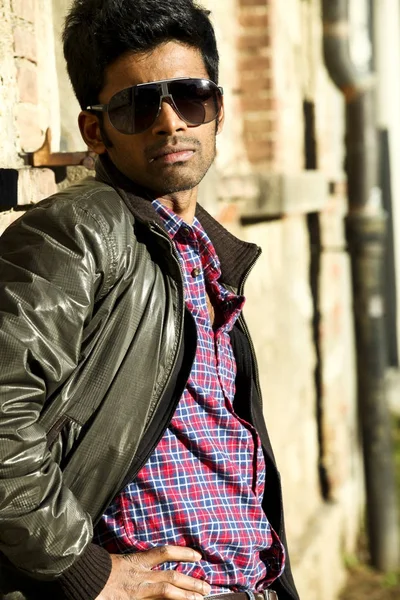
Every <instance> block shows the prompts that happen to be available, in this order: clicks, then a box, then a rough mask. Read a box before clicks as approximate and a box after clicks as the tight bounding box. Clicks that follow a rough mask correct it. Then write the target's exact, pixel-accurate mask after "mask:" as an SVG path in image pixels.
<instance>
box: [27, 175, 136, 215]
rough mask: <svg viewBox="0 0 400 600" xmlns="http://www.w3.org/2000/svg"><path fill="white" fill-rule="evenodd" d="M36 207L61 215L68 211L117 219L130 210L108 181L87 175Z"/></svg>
mask: <svg viewBox="0 0 400 600" xmlns="http://www.w3.org/2000/svg"><path fill="white" fill-rule="evenodd" d="M36 208H38V209H42V210H48V211H50V212H52V213H54V214H55V215H59V216H60V217H63V216H67V214H68V213H70V214H73V213H79V214H80V215H82V213H86V214H87V215H88V216H89V217H91V218H93V219H100V220H103V219H106V220H107V219H110V220H113V219H116V218H118V216H121V215H122V214H124V215H125V216H127V215H128V214H129V210H128V209H127V207H126V206H125V203H124V201H123V200H122V198H121V196H120V195H119V194H118V192H117V191H116V190H115V189H114V188H113V187H112V186H110V185H108V184H107V183H104V182H102V181H98V180H97V179H95V178H94V177H86V178H85V179H82V180H81V181H78V182H77V183H75V184H73V185H70V186H69V187H67V188H65V189H63V190H61V191H59V192H57V193H55V194H53V195H52V196H50V197H48V198H46V199H45V200H42V201H41V202H39V203H38V204H37V205H36Z"/></svg>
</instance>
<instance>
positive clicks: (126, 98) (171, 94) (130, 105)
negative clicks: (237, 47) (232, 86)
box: [86, 78, 223, 135]
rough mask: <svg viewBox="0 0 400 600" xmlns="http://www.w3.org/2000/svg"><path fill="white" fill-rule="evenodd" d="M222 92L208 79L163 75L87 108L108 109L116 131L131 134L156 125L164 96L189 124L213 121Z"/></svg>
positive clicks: (217, 111)
mask: <svg viewBox="0 0 400 600" xmlns="http://www.w3.org/2000/svg"><path fill="white" fill-rule="evenodd" d="M222 95H223V90H222V88H221V87H218V86H217V85H216V84H215V83H214V82H213V81H209V80H208V79H186V78H179V79H164V80H162V81H152V82H151V83H140V84H139V85H133V86H131V87H129V88H126V89H124V90H121V91H120V92H117V93H116V94H114V96H113V97H112V98H111V100H110V102H109V103H108V104H95V105H93V106H88V107H87V108H86V110H95V111H101V112H106V113H107V114H108V118H109V120H110V123H111V125H112V126H113V127H114V128H115V129H116V130H117V131H119V132H120V133H125V134H127V135H132V134H134V133H142V132H143V131H146V129H149V127H151V126H152V125H153V123H154V122H155V120H156V119H157V117H158V115H159V114H160V111H161V106H162V102H163V100H165V99H167V100H168V101H169V103H170V104H171V105H172V107H173V109H174V110H175V112H176V113H177V114H178V115H179V117H180V118H181V119H182V120H183V121H185V123H187V124H188V125H195V126H196V125H204V124H205V123H211V121H214V120H215V119H216V118H217V116H218V114H219V112H220V110H221V106H222Z"/></svg>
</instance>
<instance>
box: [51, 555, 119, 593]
mask: <svg viewBox="0 0 400 600" xmlns="http://www.w3.org/2000/svg"><path fill="white" fill-rule="evenodd" d="M110 573H111V556H110V555H109V553H108V552H107V551H106V550H104V549H103V548H101V547H100V546H97V545H95V544H90V545H89V546H88V548H87V550H86V551H85V552H84V553H83V554H82V556H81V557H80V559H79V560H78V561H77V562H75V563H74V565H73V566H72V567H71V568H70V569H68V571H66V572H65V573H63V574H62V575H61V577H60V578H59V579H58V580H57V582H58V583H59V585H60V587H61V589H62V592H63V598H65V599H66V600H95V598H97V596H98V595H99V594H100V592H101V590H102V589H103V588H104V586H105V584H106V583H107V580H108V578H109V576H110Z"/></svg>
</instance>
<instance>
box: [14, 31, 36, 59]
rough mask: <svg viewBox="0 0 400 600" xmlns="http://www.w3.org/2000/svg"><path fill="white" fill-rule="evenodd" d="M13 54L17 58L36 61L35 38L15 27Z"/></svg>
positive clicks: (32, 34)
mask: <svg viewBox="0 0 400 600" xmlns="http://www.w3.org/2000/svg"><path fill="white" fill-rule="evenodd" d="M14 54H15V56H17V57H18V58H26V59H28V60H30V61H32V62H36V61H37V46H36V37H35V35H34V33H33V32H32V31H29V30H28V29H26V27H21V25H17V26H16V27H15V29H14Z"/></svg>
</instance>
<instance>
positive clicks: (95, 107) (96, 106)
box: [85, 104, 107, 112]
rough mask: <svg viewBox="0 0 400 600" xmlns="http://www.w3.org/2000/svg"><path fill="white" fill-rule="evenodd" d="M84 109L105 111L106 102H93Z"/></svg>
mask: <svg viewBox="0 0 400 600" xmlns="http://www.w3.org/2000/svg"><path fill="white" fill-rule="evenodd" d="M85 110H96V111H97V112H107V104H94V105H93V106H87V107H86V109H85Z"/></svg>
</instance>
